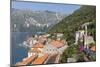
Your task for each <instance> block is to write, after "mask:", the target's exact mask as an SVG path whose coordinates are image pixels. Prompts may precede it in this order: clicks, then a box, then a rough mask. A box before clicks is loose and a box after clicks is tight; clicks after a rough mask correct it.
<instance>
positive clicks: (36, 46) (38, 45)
mask: <svg viewBox="0 0 100 67" xmlns="http://www.w3.org/2000/svg"><path fill="white" fill-rule="evenodd" d="M43 47H44V45H43V44H42V43H36V44H35V45H34V46H33V48H43Z"/></svg>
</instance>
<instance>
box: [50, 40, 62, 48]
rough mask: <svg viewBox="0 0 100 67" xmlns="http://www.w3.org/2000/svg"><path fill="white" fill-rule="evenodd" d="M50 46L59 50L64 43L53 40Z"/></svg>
mask: <svg viewBox="0 0 100 67" xmlns="http://www.w3.org/2000/svg"><path fill="white" fill-rule="evenodd" d="M50 44H51V45H53V46H55V47H57V48H59V47H62V46H63V45H64V43H62V42H61V41H56V40H52V41H51V42H50Z"/></svg>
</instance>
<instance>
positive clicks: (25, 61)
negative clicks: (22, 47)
mask: <svg viewBox="0 0 100 67" xmlns="http://www.w3.org/2000/svg"><path fill="white" fill-rule="evenodd" d="M36 57H37V56H36V55H33V56H31V57H29V58H26V59H25V60H24V61H22V62H19V63H17V64H16V66H21V65H28V64H29V63H30V62H32V61H33V60H34V59H35V58H36Z"/></svg>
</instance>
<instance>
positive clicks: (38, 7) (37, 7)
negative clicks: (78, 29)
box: [11, 1, 80, 14]
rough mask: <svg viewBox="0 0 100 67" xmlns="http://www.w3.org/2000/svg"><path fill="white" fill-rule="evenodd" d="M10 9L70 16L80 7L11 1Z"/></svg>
mask: <svg viewBox="0 0 100 67" xmlns="http://www.w3.org/2000/svg"><path fill="white" fill-rule="evenodd" d="M11 7H12V8H15V9H31V10H34V11H44V10H48V11H53V12H60V13H63V14H71V13H72V12H73V11H75V10H77V9H79V8H80V5H71V4H53V3H39V2H19V1H13V2H12V6H11Z"/></svg>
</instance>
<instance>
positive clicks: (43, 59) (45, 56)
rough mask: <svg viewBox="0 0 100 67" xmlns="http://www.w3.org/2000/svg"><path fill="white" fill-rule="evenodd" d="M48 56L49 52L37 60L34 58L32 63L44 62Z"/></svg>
mask: <svg viewBox="0 0 100 67" xmlns="http://www.w3.org/2000/svg"><path fill="white" fill-rule="evenodd" d="M48 56H49V55H48V54H45V55H44V56H42V57H38V58H37V59H36V60H34V61H33V62H32V65H34V64H43V63H44V62H45V60H46V59H47V58H48Z"/></svg>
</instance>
